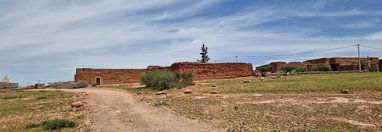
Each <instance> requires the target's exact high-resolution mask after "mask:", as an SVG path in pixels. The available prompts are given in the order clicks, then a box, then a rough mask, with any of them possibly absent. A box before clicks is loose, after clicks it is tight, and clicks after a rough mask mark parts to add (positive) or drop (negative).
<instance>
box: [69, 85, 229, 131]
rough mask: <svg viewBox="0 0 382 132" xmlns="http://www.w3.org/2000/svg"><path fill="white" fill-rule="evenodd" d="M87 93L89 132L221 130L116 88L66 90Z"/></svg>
mask: <svg viewBox="0 0 382 132" xmlns="http://www.w3.org/2000/svg"><path fill="white" fill-rule="evenodd" d="M64 91H70V92H86V93H88V95H89V98H88V99H87V100H86V102H87V106H88V107H91V108H92V109H93V110H92V111H93V112H92V114H91V115H90V119H89V120H90V129H91V131H113V132H118V131H123V132H126V131H133V132H141V131H142V132H146V131H147V132H148V131H150V132H162V131H163V132H179V131H181V132H191V131H192V132H201V131H203V132H205V131H209V132H210V131H224V130H219V129H216V128H213V127H211V126H209V125H206V124H203V123H201V122H198V121H197V120H192V119H188V118H185V117H182V116H178V115H175V114H173V113H172V112H171V110H169V109H166V108H157V107H153V106H150V105H149V104H144V103H142V102H139V101H137V100H135V99H134V98H133V97H132V95H131V94H130V93H128V92H125V91H122V90H117V89H102V88H85V89H65V90H64Z"/></svg>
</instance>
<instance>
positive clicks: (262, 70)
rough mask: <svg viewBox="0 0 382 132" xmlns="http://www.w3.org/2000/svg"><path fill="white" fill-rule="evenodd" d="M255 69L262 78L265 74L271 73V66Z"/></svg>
mask: <svg viewBox="0 0 382 132" xmlns="http://www.w3.org/2000/svg"><path fill="white" fill-rule="evenodd" d="M256 69H257V70H259V71H260V72H261V75H262V76H266V73H267V72H270V71H271V69H272V66H271V65H264V66H259V67H257V68H256Z"/></svg>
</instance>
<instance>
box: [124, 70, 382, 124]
mask: <svg viewBox="0 0 382 132" xmlns="http://www.w3.org/2000/svg"><path fill="white" fill-rule="evenodd" d="M243 80H251V81H252V82H250V83H242V81H243ZM381 80H382V73H343V74H321V75H298V76H288V77H285V78H277V79H271V77H267V78H266V79H265V81H260V80H259V78H255V77H247V78H237V79H227V80H214V81H206V82H201V83H197V84H196V85H195V86H191V87H187V88H188V89H191V90H192V91H193V93H192V94H191V95H184V94H183V92H184V89H171V90H169V95H168V97H167V98H166V97H164V95H160V96H157V95H155V94H154V92H155V91H151V90H150V89H146V88H138V89H128V90H129V91H131V92H142V93H143V94H142V95H137V97H144V98H146V99H147V98H150V100H149V101H152V103H155V102H158V101H159V102H166V103H165V104H166V105H160V106H163V107H169V108H171V109H173V110H174V111H175V112H177V113H178V114H180V115H184V116H186V117H188V118H192V119H198V120H201V121H203V122H206V123H209V124H212V125H214V126H216V127H222V128H225V129H226V130H227V131H272V130H292V131H382V127H381V126H382V113H381V112H380V111H382V81H381ZM212 85H216V87H212ZM122 89H123V88H122ZM341 89H349V90H351V91H352V92H353V93H351V94H340V92H339V91H340V90H341ZM212 90H216V91H218V93H219V94H218V95H212V94H210V92H211V91H212ZM145 101H147V100H145ZM357 101H358V102H357Z"/></svg>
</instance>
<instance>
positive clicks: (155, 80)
mask: <svg viewBox="0 0 382 132" xmlns="http://www.w3.org/2000/svg"><path fill="white" fill-rule="evenodd" d="M141 82H142V83H143V84H145V85H146V87H150V88H153V89H157V90H165V89H170V88H172V87H175V86H176V84H177V79H176V74H175V73H173V72H171V71H168V70H152V71H148V72H147V74H145V75H143V76H142V77H141Z"/></svg>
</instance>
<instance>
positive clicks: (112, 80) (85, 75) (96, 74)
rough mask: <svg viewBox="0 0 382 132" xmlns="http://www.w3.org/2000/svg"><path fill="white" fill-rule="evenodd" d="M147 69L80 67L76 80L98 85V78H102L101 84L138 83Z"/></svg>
mask: <svg viewBox="0 0 382 132" xmlns="http://www.w3.org/2000/svg"><path fill="white" fill-rule="evenodd" d="M145 73H146V69H91V68H78V69H77V70H76V75H75V81H79V80H84V81H86V82H87V83H89V84H91V85H96V78H100V79H101V85H109V84H124V83H137V82H139V81H140V78H141V75H143V74H145Z"/></svg>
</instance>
